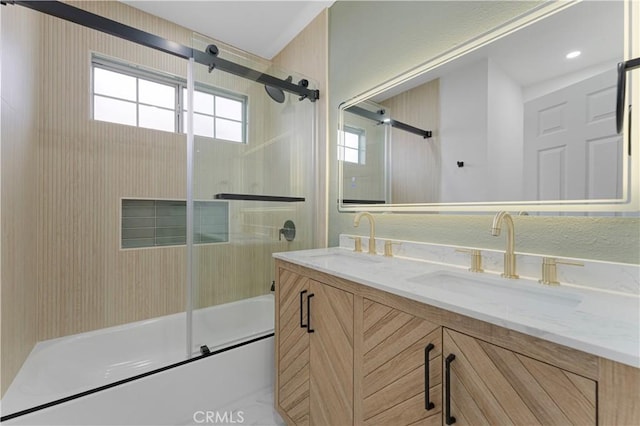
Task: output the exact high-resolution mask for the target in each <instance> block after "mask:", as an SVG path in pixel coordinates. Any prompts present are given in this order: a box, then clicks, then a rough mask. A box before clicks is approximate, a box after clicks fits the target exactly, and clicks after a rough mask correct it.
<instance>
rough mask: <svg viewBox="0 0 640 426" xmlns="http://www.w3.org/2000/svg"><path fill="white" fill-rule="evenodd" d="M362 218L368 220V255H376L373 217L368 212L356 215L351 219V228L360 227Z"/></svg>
mask: <svg viewBox="0 0 640 426" xmlns="http://www.w3.org/2000/svg"><path fill="white" fill-rule="evenodd" d="M362 216H365V217H366V218H367V219H369V254H376V223H375V221H374V219H373V215H372V214H371V213H369V212H362V213H358V214H357V215H356V217H355V218H354V219H353V226H355V227H356V228H357V227H358V226H360V219H361V218H362Z"/></svg>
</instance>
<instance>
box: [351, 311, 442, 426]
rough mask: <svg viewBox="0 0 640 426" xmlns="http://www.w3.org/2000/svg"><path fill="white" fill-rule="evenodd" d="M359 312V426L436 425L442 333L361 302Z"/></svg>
mask: <svg viewBox="0 0 640 426" xmlns="http://www.w3.org/2000/svg"><path fill="white" fill-rule="evenodd" d="M363 310H364V312H363V322H364V327H363V334H364V335H363V340H362V341H363V359H362V362H363V386H362V388H363V395H362V397H363V398H364V401H363V420H364V424H365V425H389V424H393V425H409V424H414V423H418V424H439V423H440V421H441V414H440V413H441V411H442V410H441V408H442V405H441V399H442V395H441V392H442V388H441V386H440V385H441V383H442V374H441V373H442V368H441V366H442V357H441V354H442V328H441V327H440V326H439V325H437V324H433V323H431V322H429V321H426V320H424V319H421V318H418V317H415V316H413V315H410V314H408V313H405V312H403V311H400V310H398V309H394V308H391V307H389V306H385V305H383V304H380V303H376V302H372V301H370V300H367V299H364V304H363ZM425 368H428V369H429V374H428V379H429V397H428V399H427V395H426V378H427V375H426V374H425ZM427 404H429V406H428V407H427Z"/></svg>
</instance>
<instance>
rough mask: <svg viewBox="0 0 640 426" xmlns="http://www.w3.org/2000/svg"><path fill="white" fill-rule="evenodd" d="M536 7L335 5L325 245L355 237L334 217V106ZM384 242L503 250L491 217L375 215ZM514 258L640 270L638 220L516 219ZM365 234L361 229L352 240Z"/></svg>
mask: <svg viewBox="0 0 640 426" xmlns="http://www.w3.org/2000/svg"><path fill="white" fill-rule="evenodd" d="M540 3H541V2H517V1H513V2H501V1H495V2H445V1H443V2H390V1H384V2H366V1H365V2H348V1H347V2H342V1H341V2H336V3H335V4H334V5H333V6H332V7H331V9H330V10H329V12H330V13H329V18H330V19H329V28H330V31H329V80H330V82H331V86H330V89H331V93H330V115H329V120H330V121H329V125H330V130H329V138H330V141H329V145H330V148H331V151H330V153H329V159H330V162H331V166H330V183H329V190H330V195H329V200H330V203H331V204H330V207H329V212H330V221H329V245H336V244H337V237H338V235H339V234H340V233H354V228H353V226H352V223H353V222H352V221H353V215H351V214H346V213H339V212H338V211H337V204H336V201H337V161H336V160H335V159H336V151H335V145H336V140H335V139H336V138H335V135H336V123H337V112H338V105H339V104H340V103H341V102H343V101H344V100H347V99H350V98H352V97H354V96H357V95H358V94H360V93H362V92H364V91H365V90H368V89H370V88H372V87H374V86H376V85H378V84H380V83H381V82H383V81H386V80H389V79H391V78H393V77H395V76H396V75H398V74H400V73H402V72H403V71H406V70H408V69H411V68H413V67H415V66H417V65H419V64H421V63H423V62H425V61H426V60H428V59H430V58H433V57H435V56H437V55H438V54H440V53H442V52H444V51H447V50H449V49H451V48H452V47H455V46H456V45H459V44H460V43H462V42H464V41H466V40H468V39H470V38H473V37H475V36H478V35H479V34H481V33H483V32H484V31H487V30H489V29H491V28H492V27H494V26H496V25H499V24H501V23H504V22H506V21H508V20H510V19H512V18H514V17H516V16H518V15H519V14H522V13H524V12H526V11H527V10H530V9H531V8H532V7H535V6H537V5H539V4H540ZM376 219H377V224H378V227H377V232H378V235H380V236H381V237H389V238H400V239H409V240H417V241H427V242H435V243H442V244H457V245H465V246H474V247H480V248H485V247H486V248H502V247H503V245H504V241H502V239H501V238H493V237H491V236H490V235H489V231H488V229H489V225H490V223H491V217H490V216H489V215H460V214H458V215H456V214H411V215H409V214H406V215H397V214H386V215H377V216H376ZM515 225H516V247H517V249H518V250H519V251H523V252H531V253H545V254H550V255H557V256H572V257H582V258H589V259H601V260H608V261H618V262H625V263H640V220H639V219H638V218H593V217H519V218H516V219H515ZM364 232H365V230H362V229H358V232H357V233H364Z"/></svg>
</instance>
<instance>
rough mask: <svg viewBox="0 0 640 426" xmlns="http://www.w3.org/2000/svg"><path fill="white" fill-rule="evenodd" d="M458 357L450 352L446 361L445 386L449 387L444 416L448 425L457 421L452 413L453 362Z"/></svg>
mask: <svg viewBox="0 0 640 426" xmlns="http://www.w3.org/2000/svg"><path fill="white" fill-rule="evenodd" d="M454 359H456V356H455V355H454V354H449V356H448V357H447V359H445V361H444V377H445V386H446V388H447V391H446V393H445V394H444V416H445V423H447V424H448V425H452V424H454V423H455V422H456V418H455V417H453V416H452V415H451V362H453V360H454Z"/></svg>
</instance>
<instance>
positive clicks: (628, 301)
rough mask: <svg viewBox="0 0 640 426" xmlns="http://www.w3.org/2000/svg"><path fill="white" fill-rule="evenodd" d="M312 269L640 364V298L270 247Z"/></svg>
mask: <svg viewBox="0 0 640 426" xmlns="http://www.w3.org/2000/svg"><path fill="white" fill-rule="evenodd" d="M273 256H274V257H275V258H276V259H281V260H284V261H287V262H291V263H294V264H298V265H301V266H305V267H308V268H312V269H315V270H318V271H321V272H325V273H328V274H331V275H335V276H338V277H340V278H344V279H347V280H350V281H354V282H357V283H360V284H363V285H367V286H370V287H372V288H376V289H379V290H383V291H386V292H389V293H393V294H396V295H399V296H403V297H406V298H408V299H413V300H416V301H418V302H422V303H425V304H428V305H431V306H435V307H438V308H442V309H446V310H448V311H452V312H455V313H458V314H461V315H465V316H468V317H471V318H475V319H478V320H481V321H486V322H488V323H491V324H495V325H498V326H501V327H505V328H508V329H511V330H515V331H519V332H521V333H524V334H527V335H530V336H534V337H538V338H541V339H544V340H547V341H551V342H554V343H558V344H561V345H565V346H568V347H570V348H573V349H577V350H581V351H583V352H587V353H590V354H594V355H597V356H600V357H603V358H607V359H611V360H614V361H617V362H620V363H623V364H627V365H631V366H634V367H638V368H640V299H639V298H638V297H637V296H635V295H624V294H616V293H612V292H606V291H599V290H591V289H587V288H578V287H569V286H555V287H553V286H543V285H541V284H539V283H538V282H537V281H534V280H530V279H518V280H509V279H505V278H501V277H500V276H499V275H498V274H495V273H491V272H489V273H487V272H485V273H480V274H478V273H471V272H468V271H467V270H466V269H465V268H463V267H456V266H451V265H447V264H440V263H436V262H427V261H420V260H415V259H405V258H400V257H391V258H389V257H384V256H380V255H375V256H372V255H368V254H366V253H354V252H353V251H352V250H349V249H346V248H340V247H334V248H328V249H313V250H300V251H291V252H284V253H275V254H274V255H273Z"/></svg>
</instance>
